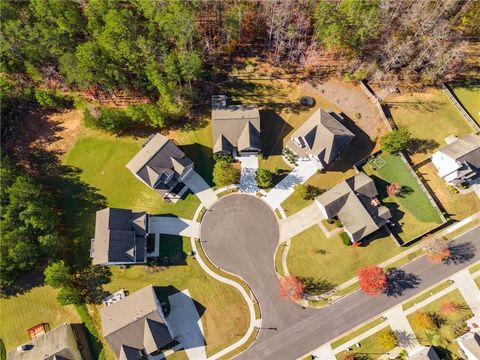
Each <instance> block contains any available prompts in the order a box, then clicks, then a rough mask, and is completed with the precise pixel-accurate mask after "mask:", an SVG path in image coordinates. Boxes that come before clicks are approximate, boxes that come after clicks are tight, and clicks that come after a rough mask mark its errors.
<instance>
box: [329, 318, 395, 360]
mask: <svg viewBox="0 0 480 360" xmlns="http://www.w3.org/2000/svg"><path fill="white" fill-rule="evenodd" d="M391 330H392V328H391V327H390V326H387V327H386V328H385V329H382V330H380V331H378V332H376V333H375V334H372V335H370V336H368V337H366V338H365V339H363V340H362V341H360V345H361V347H356V346H352V348H353V351H351V352H348V351H342V352H340V353H338V354H336V355H335V357H336V358H337V359H338V360H343V359H344V358H345V356H346V355H347V354H352V353H353V354H358V355H361V356H362V357H361V359H364V360H366V359H372V360H373V359H377V358H378V357H379V356H380V355H381V354H385V353H387V352H388V351H390V350H392V349H393V348H385V347H383V346H382V345H381V341H380V339H381V334H382V333H383V332H387V331H391Z"/></svg>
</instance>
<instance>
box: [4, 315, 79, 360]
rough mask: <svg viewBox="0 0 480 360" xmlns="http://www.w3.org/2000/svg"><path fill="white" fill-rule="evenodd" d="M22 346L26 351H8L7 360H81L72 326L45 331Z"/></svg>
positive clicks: (66, 325) (67, 325) (65, 325)
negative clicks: (24, 346)
mask: <svg viewBox="0 0 480 360" xmlns="http://www.w3.org/2000/svg"><path fill="white" fill-rule="evenodd" d="M24 345H26V348H27V350H24V351H18V350H17V349H14V350H10V351H9V352H8V353H7V360H31V359H38V360H54V359H66V360H81V359H82V356H81V354H80V351H79V350H78V344H77V341H76V338H75V335H74V332H73V329H72V326H71V325H70V324H68V323H66V324H64V325H61V326H59V327H57V328H55V329H53V330H51V331H47V332H46V333H45V334H42V335H40V336H38V337H37V338H35V339H33V340H30V341H29V342H27V343H25V344H24ZM19 348H20V347H19Z"/></svg>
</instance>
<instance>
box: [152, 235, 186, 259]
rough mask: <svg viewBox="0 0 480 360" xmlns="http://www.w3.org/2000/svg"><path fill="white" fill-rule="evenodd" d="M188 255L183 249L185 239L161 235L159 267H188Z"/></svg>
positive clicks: (178, 236)
mask: <svg viewBox="0 0 480 360" xmlns="http://www.w3.org/2000/svg"><path fill="white" fill-rule="evenodd" d="M187 256H188V255H187V253H186V252H185V251H184V249H183V238H182V236H180V235H169V234H160V248H159V256H158V260H157V262H158V265H160V266H182V265H187Z"/></svg>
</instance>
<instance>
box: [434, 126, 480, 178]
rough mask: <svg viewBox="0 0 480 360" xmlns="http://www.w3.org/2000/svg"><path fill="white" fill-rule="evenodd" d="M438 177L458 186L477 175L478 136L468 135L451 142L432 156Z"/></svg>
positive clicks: (479, 144) (479, 138)
mask: <svg viewBox="0 0 480 360" xmlns="http://www.w3.org/2000/svg"><path fill="white" fill-rule="evenodd" d="M432 163H433V165H435V167H436V168H437V171H438V176H440V177H441V178H443V179H444V180H445V181H446V182H447V183H449V184H452V185H459V184H460V183H462V182H464V181H468V180H470V179H472V178H474V177H475V176H477V175H478V174H479V169H480V136H478V135H474V134H469V135H466V136H464V137H461V138H459V139H457V138H454V139H452V141H451V142H450V143H449V144H448V145H446V146H444V147H442V148H440V149H439V150H438V151H436V152H435V153H434V154H433V155H432Z"/></svg>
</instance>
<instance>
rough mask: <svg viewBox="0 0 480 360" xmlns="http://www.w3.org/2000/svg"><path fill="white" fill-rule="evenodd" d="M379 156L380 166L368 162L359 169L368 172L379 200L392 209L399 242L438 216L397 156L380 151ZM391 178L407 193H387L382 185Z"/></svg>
mask: <svg viewBox="0 0 480 360" xmlns="http://www.w3.org/2000/svg"><path fill="white" fill-rule="evenodd" d="M382 157H383V158H384V159H385V161H386V164H385V165H384V166H383V167H381V168H378V167H374V166H372V164H369V163H368V164H366V165H365V166H363V171H365V173H366V174H367V175H370V176H372V178H373V180H374V181H375V185H376V187H377V191H378V194H379V196H380V198H381V200H382V202H383V204H384V205H385V206H387V207H388V208H390V210H391V212H392V216H393V221H394V222H395V223H396V226H395V227H394V228H392V231H394V232H395V233H396V234H397V235H398V236H399V237H400V239H401V240H402V241H403V242H408V241H409V240H412V239H413V238H415V237H416V236H419V235H421V234H423V233H425V232H426V231H428V230H430V229H432V228H434V227H435V226H436V225H438V224H440V223H441V219H440V216H439V214H438V213H437V211H436V209H435V208H434V207H433V206H432V204H431V203H430V201H429V200H428V198H427V196H426V195H425V193H424V192H423V191H422V189H421V188H420V186H419V185H418V183H417V181H416V180H415V178H414V177H413V176H412V175H411V174H410V172H409V169H408V168H407V166H406V165H405V163H404V162H403V161H402V160H401V159H400V157H398V156H395V155H390V154H382ZM392 182H396V183H398V184H399V185H400V186H402V187H406V188H407V189H408V191H410V193H406V194H404V195H402V196H397V197H390V196H388V194H387V191H386V188H387V186H388V185H389V184H390V183H392Z"/></svg>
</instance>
